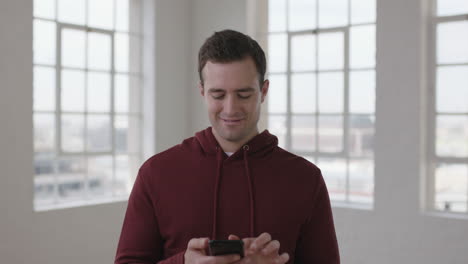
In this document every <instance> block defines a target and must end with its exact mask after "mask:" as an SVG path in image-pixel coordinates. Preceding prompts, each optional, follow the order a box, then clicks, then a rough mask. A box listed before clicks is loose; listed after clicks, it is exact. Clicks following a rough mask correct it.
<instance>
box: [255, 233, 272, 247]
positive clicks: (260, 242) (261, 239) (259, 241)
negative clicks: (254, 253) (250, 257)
mask: <svg viewBox="0 0 468 264" xmlns="http://www.w3.org/2000/svg"><path fill="white" fill-rule="evenodd" d="M270 241H271V235H270V234H268V233H262V234H261V235H260V236H258V237H257V238H256V239H255V241H254V242H253V243H252V245H251V248H252V249H253V250H259V249H261V248H263V247H264V246H265V245H266V243H268V242H270Z"/></svg>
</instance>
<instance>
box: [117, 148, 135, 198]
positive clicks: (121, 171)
mask: <svg viewBox="0 0 468 264" xmlns="http://www.w3.org/2000/svg"><path fill="white" fill-rule="evenodd" d="M115 169H116V171H115V182H114V185H113V186H114V194H115V195H116V196H121V195H126V194H128V193H130V191H131V180H130V179H131V178H132V177H131V175H132V172H131V171H130V159H129V156H127V155H117V156H116V157H115Z"/></svg>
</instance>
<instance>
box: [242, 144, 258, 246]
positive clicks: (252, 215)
mask: <svg viewBox="0 0 468 264" xmlns="http://www.w3.org/2000/svg"><path fill="white" fill-rule="evenodd" d="M243 149H244V166H245V174H247V184H248V186H249V200H250V237H254V234H255V233H254V231H255V230H254V223H255V211H254V194H253V188H252V177H250V170H249V159H248V158H247V151H249V145H244V147H243Z"/></svg>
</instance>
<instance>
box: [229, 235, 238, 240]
mask: <svg viewBox="0 0 468 264" xmlns="http://www.w3.org/2000/svg"><path fill="white" fill-rule="evenodd" d="M228 239H229V240H240V238H239V237H238V236H236V235H229V237H228Z"/></svg>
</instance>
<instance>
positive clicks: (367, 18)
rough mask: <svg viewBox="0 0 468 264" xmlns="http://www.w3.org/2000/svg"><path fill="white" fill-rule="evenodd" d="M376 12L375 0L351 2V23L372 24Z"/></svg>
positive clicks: (353, 0)
mask: <svg viewBox="0 0 468 264" xmlns="http://www.w3.org/2000/svg"><path fill="white" fill-rule="evenodd" d="M376 11H377V10H376V6H375V0H351V23H352V24H357V23H373V22H375V13H376Z"/></svg>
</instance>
